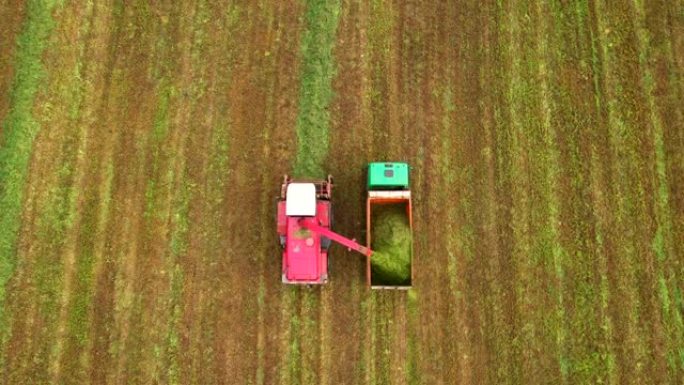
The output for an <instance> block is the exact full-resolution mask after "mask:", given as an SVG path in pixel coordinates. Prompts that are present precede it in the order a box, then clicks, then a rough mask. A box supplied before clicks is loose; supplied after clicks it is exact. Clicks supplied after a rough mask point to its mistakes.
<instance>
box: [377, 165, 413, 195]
mask: <svg viewBox="0 0 684 385" xmlns="http://www.w3.org/2000/svg"><path fill="white" fill-rule="evenodd" d="M408 188H409V166H408V164H406V163H403V162H373V163H369V164H368V189H369V190H408Z"/></svg>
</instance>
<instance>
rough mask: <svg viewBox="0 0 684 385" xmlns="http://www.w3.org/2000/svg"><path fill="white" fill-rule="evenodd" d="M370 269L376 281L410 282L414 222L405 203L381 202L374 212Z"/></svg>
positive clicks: (391, 283)
mask: <svg viewBox="0 0 684 385" xmlns="http://www.w3.org/2000/svg"><path fill="white" fill-rule="evenodd" d="M371 219H372V224H373V225H372V232H373V241H372V244H371V248H372V249H373V255H372V256H371V270H372V272H373V274H372V282H371V284H373V285H392V286H404V285H409V284H410V281H411V226H410V223H409V220H408V216H407V213H406V205H405V204H403V203H401V204H380V205H376V206H375V207H374V208H373V212H372V218H371Z"/></svg>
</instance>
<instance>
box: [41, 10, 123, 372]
mask: <svg viewBox="0 0 684 385" xmlns="http://www.w3.org/2000/svg"><path fill="white" fill-rule="evenodd" d="M109 7H111V4H106V3H100V4H98V5H96V6H94V7H93V9H92V10H91V12H90V14H89V15H88V19H89V20H88V25H89V28H88V31H87V33H86V34H85V35H84V37H83V46H84V47H80V48H79V49H81V50H82V51H81V52H82V55H81V58H80V59H79V61H81V60H82V61H83V63H82V64H81V66H82V74H83V75H82V79H83V88H82V94H81V100H80V102H81V104H82V105H81V109H80V116H79V122H78V124H79V125H81V126H82V127H84V129H85V130H86V132H87V135H88V140H87V142H86V143H85V150H84V155H83V157H84V158H86V159H89V161H88V162H84V164H82V165H81V166H80V167H81V168H83V169H84V170H82V171H79V172H80V173H81V178H80V181H79V184H78V187H77V191H78V194H79V198H78V199H79V209H80V211H81V214H80V219H81V221H80V224H79V226H78V231H74V232H73V233H74V234H72V235H71V236H72V237H73V238H72V239H70V242H73V244H72V245H70V246H68V247H70V248H73V251H72V252H73V253H74V255H75V257H76V258H75V262H76V271H75V278H74V280H75V283H74V284H73V285H74V289H73V291H72V292H73V293H74V294H73V295H72V298H71V299H70V300H69V303H68V306H69V309H68V311H67V312H68V316H67V318H68V321H67V322H68V323H67V327H66V331H65V333H66V334H65V335H63V337H61V338H64V339H65V341H64V342H63V346H64V348H63V353H62V354H61V360H60V359H59V357H55V359H54V360H55V362H53V364H55V365H56V366H57V371H58V373H55V374H54V377H55V378H61V380H62V381H66V382H82V381H85V378H84V377H85V376H87V371H88V369H89V368H90V366H91V363H90V356H89V355H88V352H89V349H88V347H89V346H90V341H91V339H89V338H88V337H89V335H88V332H89V321H90V320H91V319H92V313H93V311H94V310H93V302H92V301H93V298H94V287H95V282H94V278H93V277H95V272H96V267H97V265H98V263H99V261H100V260H101V259H100V258H99V257H100V256H101V254H102V253H101V251H100V252H99V253H98V250H97V246H96V244H97V241H96V239H97V238H98V237H100V238H101V232H102V230H103V225H104V224H103V222H104V221H106V211H107V210H108V203H109V199H110V190H109V189H110V187H111V179H110V178H109V177H108V176H107V175H109V176H111V174H108V173H107V172H106V168H104V167H102V166H103V164H102V163H101V162H102V161H101V158H100V157H99V155H100V154H101V153H103V152H105V153H106V151H107V149H109V148H110V146H111V143H110V142H109V141H108V140H107V139H108V135H106V133H105V132H103V131H101V130H98V129H97V128H95V127H98V124H97V114H98V113H99V112H100V111H101V108H100V105H99V103H86V101H92V100H98V101H99V100H102V98H103V95H104V90H105V86H104V85H105V84H106V81H105V79H104V77H103V76H102V75H103V73H104V72H105V71H106V68H105V66H104V65H105V64H106V63H107V62H106V61H105V60H96V61H91V60H90V59H91V58H92V57H96V58H103V57H106V55H107V46H108V44H109V42H110V35H109V34H108V32H109V27H110V22H111V21H112V18H111V14H109V13H108V12H104V10H106V9H108V8H109ZM93 42H97V43H96V44H93ZM103 211H105V212H104V213H103ZM103 214H105V215H103ZM65 305H66V304H65ZM65 307H66V306H65Z"/></svg>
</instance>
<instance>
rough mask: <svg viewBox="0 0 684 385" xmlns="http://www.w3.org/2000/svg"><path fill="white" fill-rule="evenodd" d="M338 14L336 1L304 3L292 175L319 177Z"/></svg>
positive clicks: (325, 144) (324, 154)
mask: <svg viewBox="0 0 684 385" xmlns="http://www.w3.org/2000/svg"><path fill="white" fill-rule="evenodd" d="M339 14H340V2H339V1H338V0H330V1H328V0H308V1H307V4H306V14H305V21H306V31H305V32H304V36H303V38H302V83H301V88H300V91H299V114H298V115H297V123H296V130H297V157H296V160H295V166H294V174H295V176H298V177H323V176H325V174H326V171H325V165H324V163H325V159H326V157H327V154H328V129H329V127H330V111H328V106H329V104H330V101H331V100H332V97H333V90H332V78H333V76H335V72H336V69H335V63H334V58H333V46H334V43H335V35H336V31H337V22H338V19H339Z"/></svg>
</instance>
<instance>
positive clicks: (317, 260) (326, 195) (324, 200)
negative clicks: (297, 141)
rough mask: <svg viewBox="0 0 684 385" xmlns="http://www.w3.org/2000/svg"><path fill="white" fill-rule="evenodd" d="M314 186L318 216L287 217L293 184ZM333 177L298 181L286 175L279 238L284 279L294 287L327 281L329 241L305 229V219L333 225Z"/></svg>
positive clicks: (282, 193) (325, 226)
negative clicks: (331, 203)
mask: <svg viewBox="0 0 684 385" xmlns="http://www.w3.org/2000/svg"><path fill="white" fill-rule="evenodd" d="M295 182H296V183H313V184H314V185H315V186H316V214H315V216H313V217H310V216H288V215H287V212H286V203H287V190H288V189H287V186H288V185H289V184H290V183H295ZM331 195H332V178H331V177H330V176H328V179H326V180H322V181H321V180H316V181H307V180H297V181H294V180H292V179H291V178H289V177H288V176H285V180H284V181H283V184H282V187H281V191H280V200H279V201H278V218H277V222H278V236H279V238H280V245H281V246H282V248H283V255H282V262H283V264H282V280H283V283H293V284H323V283H326V282H327V280H328V248H329V247H330V241H329V240H328V239H326V238H323V237H322V236H321V235H320V234H319V233H316V232H314V231H311V230H309V229H308V228H306V227H304V226H303V223H301V221H302V220H303V219H309V220H315V221H316V222H317V223H318V224H320V226H321V227H323V228H329V227H330V225H331V223H330V222H331V220H330V219H331V217H332V212H331V205H330V198H331Z"/></svg>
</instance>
